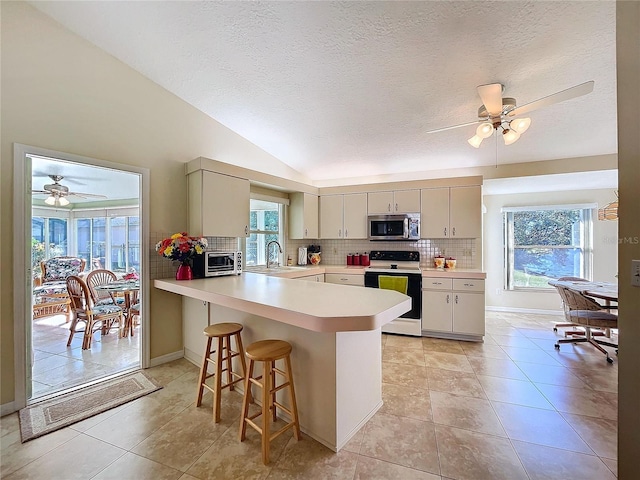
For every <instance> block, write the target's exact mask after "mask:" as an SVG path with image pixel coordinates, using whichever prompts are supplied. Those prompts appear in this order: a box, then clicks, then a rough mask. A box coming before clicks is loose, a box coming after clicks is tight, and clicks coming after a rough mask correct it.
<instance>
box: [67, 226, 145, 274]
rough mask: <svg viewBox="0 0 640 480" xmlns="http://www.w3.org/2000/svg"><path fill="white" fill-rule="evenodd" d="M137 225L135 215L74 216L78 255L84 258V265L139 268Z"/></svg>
mask: <svg viewBox="0 0 640 480" xmlns="http://www.w3.org/2000/svg"><path fill="white" fill-rule="evenodd" d="M139 226H140V220H139V217H138V216H112V217H92V218H76V221H75V238H76V247H77V255H78V257H80V258H84V259H85V260H86V261H87V269H91V268H92V267H91V266H93V268H96V267H98V266H101V267H102V268H107V269H109V270H111V271H114V272H126V271H129V270H130V269H131V268H135V269H136V271H140V228H139Z"/></svg>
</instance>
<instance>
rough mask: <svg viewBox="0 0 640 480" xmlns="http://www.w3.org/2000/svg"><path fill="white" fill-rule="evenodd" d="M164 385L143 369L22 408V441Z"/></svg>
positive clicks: (113, 406)
mask: <svg viewBox="0 0 640 480" xmlns="http://www.w3.org/2000/svg"><path fill="white" fill-rule="evenodd" d="M161 388H162V387H161V386H159V385H158V384H156V383H155V382H154V381H153V380H152V379H150V378H149V377H147V375H146V374H145V373H144V372H142V371H138V372H135V373H132V374H129V375H125V376H123V377H118V378H114V379H112V380H107V381H106V382H101V383H98V384H96V385H92V386H90V387H87V388H83V389H80V390H77V391H75V392H72V393H69V394H66V395H60V396H59V397H56V398H52V399H50V400H45V401H44V402H41V403H37V404H34V405H31V406H29V407H26V408H23V409H22V410H20V435H21V437H22V443H24V442H28V441H29V440H33V439H34V438H38V437H41V436H42V435H46V434H47V433H51V432H55V431H56V430H59V429H61V428H63V427H67V426H69V425H71V424H73V423H76V422H79V421H81V420H84V419H86V418H89V417H93V416H94V415H97V414H99V413H102V412H105V411H107V410H110V409H112V408H115V407H117V406H119V405H122V404H124V403H127V402H130V401H131V400H135V399H136V398H140V397H143V396H145V395H148V394H150V393H151V392H155V391H156V390H159V389H161Z"/></svg>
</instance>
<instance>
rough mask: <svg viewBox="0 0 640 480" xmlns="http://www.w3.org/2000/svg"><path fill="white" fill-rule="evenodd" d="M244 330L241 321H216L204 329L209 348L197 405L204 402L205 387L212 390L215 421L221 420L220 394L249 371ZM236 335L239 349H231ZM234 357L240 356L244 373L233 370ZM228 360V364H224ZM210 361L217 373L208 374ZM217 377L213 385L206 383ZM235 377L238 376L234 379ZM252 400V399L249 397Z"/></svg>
mask: <svg viewBox="0 0 640 480" xmlns="http://www.w3.org/2000/svg"><path fill="white" fill-rule="evenodd" d="M241 331H242V325H240V324H239V323H216V324H215V325H210V326H208V327H207V328H205V329H204V332H203V333H204V334H205V335H206V336H207V349H206V350H205V352H204V358H203V359H202V367H201V368H200V384H199V385H198V400H197V401H196V407H199V406H200V405H201V404H202V394H203V393H204V389H205V388H206V389H207V390H210V391H211V392H212V393H213V420H214V421H215V423H218V422H219V421H220V394H221V393H222V390H223V389H224V388H227V387H228V388H229V390H233V388H234V385H235V384H236V383H238V382H241V381H242V380H243V379H244V378H245V376H246V373H247V365H246V363H245V359H244V351H243V348H242V338H241V337H240V332H241ZM232 336H233V337H235V340H236V348H237V351H233V350H231V337H232ZM214 338H216V339H217V342H216V345H215V349H213V350H212V349H211V344H212V343H213V339H214ZM214 353H215V354H216V356H215V358H211V355H212V354H214ZM234 357H240V363H241V365H242V374H239V373H237V372H234V371H233V365H232V363H233V362H232V359H233V358H234ZM224 362H226V366H225V365H223V364H224ZM209 363H211V364H213V365H214V366H215V369H216V371H215V373H212V374H211V375H207V367H208V366H209ZM225 372H226V377H227V379H226V383H225V384H224V385H223V384H222V376H223V373H225ZM211 377H215V381H214V384H213V387H210V386H209V385H207V384H206V380H207V379H208V378H211ZM234 377H236V378H235V379H234ZM249 401H250V402H251V401H252V399H249Z"/></svg>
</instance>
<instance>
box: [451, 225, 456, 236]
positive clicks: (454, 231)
mask: <svg viewBox="0 0 640 480" xmlns="http://www.w3.org/2000/svg"><path fill="white" fill-rule="evenodd" d="M451 236H452V237H455V236H456V227H453V228H452V229H451Z"/></svg>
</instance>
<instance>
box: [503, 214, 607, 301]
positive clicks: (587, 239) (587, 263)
mask: <svg viewBox="0 0 640 480" xmlns="http://www.w3.org/2000/svg"><path fill="white" fill-rule="evenodd" d="M595 208H597V205H596V204H591V203H589V204H562V205H534V206H523V207H503V208H502V209H501V213H502V215H503V219H502V226H503V274H504V277H503V289H504V290H506V291H528V292H531V291H540V292H549V291H551V290H552V289H553V287H552V286H551V285H548V286H544V287H540V286H533V287H528V286H520V285H514V270H515V268H514V267H515V251H516V250H517V249H518V248H519V249H525V248H545V249H553V250H561V249H579V250H580V251H581V259H582V261H581V265H580V267H581V273H580V276H581V277H583V278H585V279H591V278H592V276H593V219H594V209H595ZM548 210H579V211H580V217H581V218H580V234H579V237H580V240H579V244H577V245H518V246H517V247H516V246H515V245H514V214H515V213H518V212H539V211H548Z"/></svg>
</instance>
